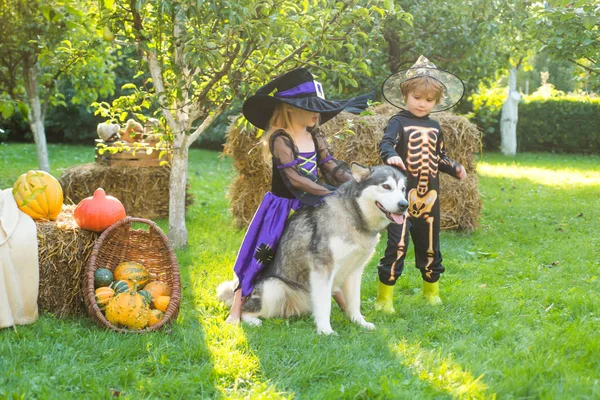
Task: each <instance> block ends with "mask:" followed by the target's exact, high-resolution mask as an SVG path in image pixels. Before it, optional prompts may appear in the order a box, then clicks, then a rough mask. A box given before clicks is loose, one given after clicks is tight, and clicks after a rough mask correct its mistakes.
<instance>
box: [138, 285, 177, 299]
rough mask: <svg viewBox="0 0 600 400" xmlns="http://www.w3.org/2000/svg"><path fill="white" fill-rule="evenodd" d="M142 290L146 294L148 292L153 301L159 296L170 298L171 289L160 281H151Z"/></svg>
mask: <svg viewBox="0 0 600 400" xmlns="http://www.w3.org/2000/svg"><path fill="white" fill-rule="evenodd" d="M144 290H145V291H146V292H150V294H151V295H152V298H153V299H156V298H157V297H159V296H170V295H171V287H170V286H169V284H168V283H165V282H161V281H153V282H150V283H149V284H147V285H146V286H144Z"/></svg>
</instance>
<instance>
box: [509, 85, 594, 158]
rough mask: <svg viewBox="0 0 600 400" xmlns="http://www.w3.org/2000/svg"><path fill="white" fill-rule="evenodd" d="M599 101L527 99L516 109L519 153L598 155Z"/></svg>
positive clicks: (551, 98)
mask: <svg viewBox="0 0 600 400" xmlns="http://www.w3.org/2000/svg"><path fill="white" fill-rule="evenodd" d="M599 127H600V99H589V98H587V99H585V98H582V97H580V96H564V97H549V98H539V97H527V98H525V99H524V101H523V102H522V103H521V104H520V105H519V122H518V123H517V140H518V142H519V148H520V151H549V152H556V153H583V154H599V153H600V132H599Z"/></svg>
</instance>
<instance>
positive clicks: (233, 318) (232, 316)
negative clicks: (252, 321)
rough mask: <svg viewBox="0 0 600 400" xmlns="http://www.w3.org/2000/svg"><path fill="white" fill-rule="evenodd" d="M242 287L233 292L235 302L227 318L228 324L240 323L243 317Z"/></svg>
mask: <svg viewBox="0 0 600 400" xmlns="http://www.w3.org/2000/svg"><path fill="white" fill-rule="evenodd" d="M242 303H243V299H242V289H238V290H236V291H235V292H234V294H233V304H232V305H231V311H229V316H228V317H227V319H226V320H225V322H227V323H228V324H239V323H240V320H241V318H242Z"/></svg>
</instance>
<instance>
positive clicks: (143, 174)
mask: <svg viewBox="0 0 600 400" xmlns="http://www.w3.org/2000/svg"><path fill="white" fill-rule="evenodd" d="M170 174H171V169H170V168H169V167H129V166H113V167H109V166H105V165H101V164H97V163H92V164H81V165H76V166H73V167H71V168H68V169H66V170H65V171H64V172H63V174H62V175H61V177H60V179H59V181H60V184H61V185H62V187H63V191H64V196H65V199H68V200H70V201H71V202H73V203H74V204H77V203H79V202H80V201H81V200H83V199H85V198H86V197H89V196H92V195H93V194H94V191H95V190H96V189H98V188H100V187H101V188H103V189H104V191H105V192H106V194H108V195H110V196H114V197H116V198H117V199H119V200H120V201H121V203H123V206H124V207H125V211H126V212H127V215H130V216H134V217H140V218H146V219H156V218H166V217H168V216H169V176H170ZM192 201H193V196H192V195H191V194H190V193H189V192H188V188H187V187H186V201H185V202H186V207H187V206H189V205H190V204H191V203H192Z"/></svg>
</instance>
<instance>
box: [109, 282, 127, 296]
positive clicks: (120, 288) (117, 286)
mask: <svg viewBox="0 0 600 400" xmlns="http://www.w3.org/2000/svg"><path fill="white" fill-rule="evenodd" d="M109 287H110V288H111V289H113V290H114V291H115V293H127V292H129V291H131V289H133V282H130V281H114V282H113V283H111V284H110V286H109Z"/></svg>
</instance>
